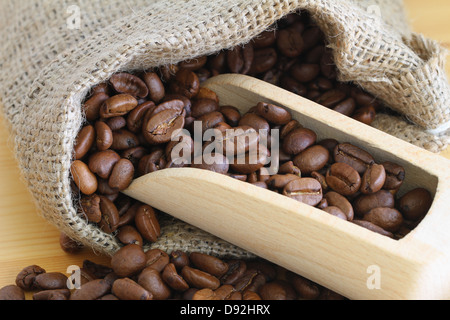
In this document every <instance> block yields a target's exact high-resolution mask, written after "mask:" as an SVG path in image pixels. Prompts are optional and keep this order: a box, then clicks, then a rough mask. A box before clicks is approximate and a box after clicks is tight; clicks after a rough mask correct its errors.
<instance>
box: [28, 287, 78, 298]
mask: <svg viewBox="0 0 450 320" xmlns="http://www.w3.org/2000/svg"><path fill="white" fill-rule="evenodd" d="M69 298H70V290H69V289H55V290H43V291H39V292H36V293H34V294H33V300H39V301H40V300H48V301H50V300H52V301H54V300H68V299H69Z"/></svg>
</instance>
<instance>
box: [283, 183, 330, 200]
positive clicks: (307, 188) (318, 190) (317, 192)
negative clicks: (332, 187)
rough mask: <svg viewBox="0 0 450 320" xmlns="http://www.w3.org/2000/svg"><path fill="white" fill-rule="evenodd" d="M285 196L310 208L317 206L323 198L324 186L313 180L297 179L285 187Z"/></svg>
mask: <svg viewBox="0 0 450 320" xmlns="http://www.w3.org/2000/svg"><path fill="white" fill-rule="evenodd" d="M283 194H284V195H285V196H288V197H289V198H292V199H294V200H297V201H300V202H303V203H305V204H308V205H310V206H316V205H317V204H318V203H319V202H320V200H322V198H323V195H322V186H321V185H320V183H319V182H318V181H317V180H315V179H312V178H301V179H295V180H293V181H291V182H289V183H288V184H287V185H286V186H285V187H284V190H283Z"/></svg>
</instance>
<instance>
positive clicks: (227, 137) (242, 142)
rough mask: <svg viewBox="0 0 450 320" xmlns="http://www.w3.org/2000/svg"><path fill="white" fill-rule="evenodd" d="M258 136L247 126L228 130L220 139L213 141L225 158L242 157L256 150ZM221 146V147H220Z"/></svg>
mask: <svg viewBox="0 0 450 320" xmlns="http://www.w3.org/2000/svg"><path fill="white" fill-rule="evenodd" d="M258 143H259V134H258V132H257V131H256V130H255V129H253V128H252V127H249V126H238V127H235V128H233V129H228V130H226V132H224V133H223V134H222V137H221V138H219V139H217V138H216V140H215V144H216V145H217V147H218V148H219V149H222V150H223V153H224V154H225V155H226V156H227V157H230V156H233V155H242V154H245V153H246V152H249V151H250V150H255V149H256V148H258ZM221 146H222V147H221Z"/></svg>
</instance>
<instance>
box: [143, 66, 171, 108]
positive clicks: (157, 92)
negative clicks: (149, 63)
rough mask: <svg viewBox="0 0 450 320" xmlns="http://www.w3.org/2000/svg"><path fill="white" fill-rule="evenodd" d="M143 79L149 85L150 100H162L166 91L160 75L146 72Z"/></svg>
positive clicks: (155, 101) (156, 101)
mask: <svg viewBox="0 0 450 320" xmlns="http://www.w3.org/2000/svg"><path fill="white" fill-rule="evenodd" d="M143 80H144V82H145V84H146V85H147V88H148V91H149V96H148V97H149V98H150V100H151V101H153V102H154V103H158V102H160V101H161V100H162V99H163V98H164V95H165V93H166V91H165V88H164V84H163V83H162V81H161V79H160V78H159V76H158V75H157V74H156V73H154V72H146V73H144V75H143Z"/></svg>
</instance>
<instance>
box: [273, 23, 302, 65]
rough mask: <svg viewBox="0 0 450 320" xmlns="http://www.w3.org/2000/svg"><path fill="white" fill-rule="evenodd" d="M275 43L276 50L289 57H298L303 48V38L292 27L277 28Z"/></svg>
mask: <svg viewBox="0 0 450 320" xmlns="http://www.w3.org/2000/svg"><path fill="white" fill-rule="evenodd" d="M276 43H277V48H278V50H280V52H281V53H282V54H283V55H284V56H286V57H289V58H294V57H298V56H299V55H300V54H301V53H302V52H303V49H304V42H303V38H302V36H301V34H300V33H298V32H297V30H296V29H294V28H287V29H281V30H279V31H278V32H277V39H276Z"/></svg>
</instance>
